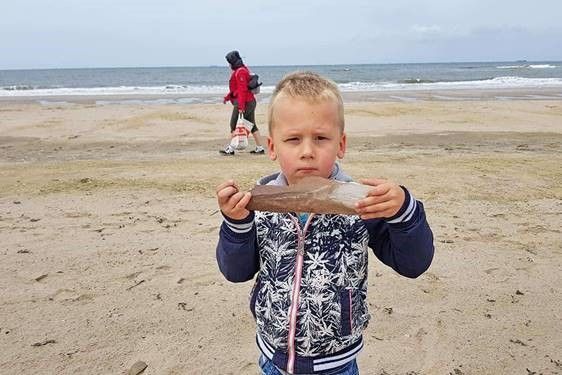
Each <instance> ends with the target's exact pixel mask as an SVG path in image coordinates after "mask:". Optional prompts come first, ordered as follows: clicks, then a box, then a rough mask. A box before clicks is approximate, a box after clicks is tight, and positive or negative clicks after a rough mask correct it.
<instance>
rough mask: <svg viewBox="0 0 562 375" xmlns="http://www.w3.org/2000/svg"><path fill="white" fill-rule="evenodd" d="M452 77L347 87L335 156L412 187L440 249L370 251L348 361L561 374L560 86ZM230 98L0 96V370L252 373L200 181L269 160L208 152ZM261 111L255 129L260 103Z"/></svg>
mask: <svg viewBox="0 0 562 375" xmlns="http://www.w3.org/2000/svg"><path fill="white" fill-rule="evenodd" d="M537 92H538V93H537ZM465 94H466V95H464V96H463V97H471V98H473V99H472V100H462V101H459V100H456V99H455V95H442V96H446V98H447V99H445V98H443V97H441V98H437V99H441V100H431V99H436V97H433V98H432V97H424V98H421V99H427V100H413V101H411V102H405V101H402V102H401V101H384V100H382V101H381V100H378V99H380V98H372V97H370V96H369V95H354V96H347V97H346V131H347V134H348V137H349V138H348V142H349V144H348V153H347V154H346V157H345V159H344V160H343V162H342V166H343V167H344V169H345V170H346V171H347V172H348V174H350V175H351V176H353V177H354V178H362V177H384V178H389V179H392V180H394V181H397V182H399V183H401V184H403V185H405V186H407V187H408V188H409V189H410V190H411V191H412V192H413V194H414V195H415V196H416V197H417V198H418V199H420V200H421V201H423V202H424V205H425V208H426V212H427V215H428V221H429V223H430V225H431V227H432V229H433V232H434V235H435V247H436V254H435V259H434V262H433V264H432V266H431V268H430V269H429V270H428V272H427V273H425V274H424V275H422V276H421V277H419V278H418V279H415V280H410V279H406V278H403V277H399V276H398V275H397V274H396V273H395V272H394V271H392V270H391V269H389V268H387V267H386V266H384V265H383V264H382V263H380V262H379V261H378V260H377V259H376V258H375V257H374V256H371V257H370V260H371V262H370V263H371V264H370V266H369V267H370V270H369V273H370V274H369V296H368V299H369V305H370V312H371V315H372V320H371V323H370V326H369V328H368V330H367V331H366V332H365V339H366V346H365V348H364V350H363V351H362V353H361V354H360V356H359V357H358V363H359V367H360V370H361V373H362V374H374V375H379V374H380V375H383V374H385V375H390V374H409V375H414V374H416V375H421V374H455V375H460V374H560V373H562V352H561V350H560V348H562V324H561V321H562V320H561V315H562V314H561V309H560V306H561V305H562V291H561V289H562V288H561V287H562V234H561V232H562V98H560V99H558V100H556V99H555V100H552V95H553V94H552V93H551V92H549V93H548V95H549V97H550V98H551V100H520V99H518V98H515V99H513V98H512V96H513V95H511V94H510V93H509V92H505V93H503V94H504V95H503V96H504V97H505V98H511V100H497V99H484V100H482V99H481V98H480V96H479V95H476V94H474V93H471V92H465ZM514 95H515V96H517V97H524V95H522V94H521V93H515V94H514ZM532 95H535V98H534V99H541V97H540V90H535V91H534V92H533V93H532ZM537 95H538V96H537ZM557 95H558V97H560V93H559V90H558V92H557ZM229 116H230V107H229V106H226V105H222V104H185V105H182V104H168V105H158V104H146V103H145V104H143V103H130V104H127V103H122V104H107V105H99V104H98V105H97V104H96V103H95V102H92V101H84V100H75V101H51V102H43V104H39V103H37V102H35V101H30V100H26V101H17V100H9V101H7V100H6V101H0V236H1V238H2V241H1V245H0V295H1V298H0V373H1V374H127V372H128V370H129V369H130V368H131V366H133V364H134V363H135V362H137V361H143V362H145V363H146V364H147V365H148V367H147V368H146V370H145V371H144V373H143V374H190V375H191V374H257V373H258V367H257V357H258V350H257V348H256V345H255V336H254V335H255V325H254V322H253V319H252V316H251V313H250V310H249V308H248V303H249V300H248V295H249V292H250V289H251V287H252V283H251V282H247V283H242V284H231V283H229V282H227V281H226V280H225V279H224V278H223V277H222V275H221V274H220V272H219V270H218V268H217V265H216V261H215V244H216V240H217V234H218V228H219V226H220V223H221V215H220V213H218V212H217V204H216V200H215V198H214V191H215V186H216V185H217V184H218V183H220V182H222V181H223V180H225V179H227V178H235V179H236V180H237V181H238V182H239V183H240V185H241V186H242V187H243V188H245V189H249V188H251V187H252V185H253V183H254V181H256V179H257V178H258V177H260V176H262V175H264V174H266V173H270V172H273V171H275V170H277V165H276V164H275V163H274V162H272V161H270V160H269V159H268V158H267V157H265V156H254V155H250V154H249V152H240V153H239V154H237V155H236V156H235V157H224V156H221V155H219V153H218V152H217V151H218V150H219V148H220V147H221V146H222V145H223V144H224V143H225V137H226V133H227V127H228V125H227V122H228V119H229ZM257 122H258V125H259V126H260V128H261V129H262V132H263V134H267V126H266V125H265V124H266V105H265V104H264V103H262V104H260V105H259V106H258V112H257Z"/></svg>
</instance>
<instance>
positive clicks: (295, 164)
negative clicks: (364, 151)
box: [267, 96, 346, 184]
mask: <svg viewBox="0 0 562 375" xmlns="http://www.w3.org/2000/svg"><path fill="white" fill-rule="evenodd" d="M272 115H273V116H274V124H273V129H272V130H271V134H270V135H269V137H268V139H267V147H268V152H269V157H270V159H271V160H278V161H279V165H280V167H281V171H282V172H283V174H284V175H285V177H286V178H287V182H288V183H289V184H294V183H296V182H298V181H299V180H300V179H301V178H303V177H305V176H321V177H326V178H328V177H330V174H331V172H332V168H333V166H334V163H335V161H336V158H340V159H341V158H343V156H344V154H345V147H346V137H345V133H343V132H342V131H341V130H340V127H339V125H338V118H339V117H338V105H337V103H336V101H335V100H323V101H320V102H318V103H309V102H307V101H305V100H302V99H300V100H299V99H295V98H291V97H288V96H280V97H278V98H277V102H276V103H275V108H274V111H273V114H272Z"/></svg>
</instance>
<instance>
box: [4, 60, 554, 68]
mask: <svg viewBox="0 0 562 375" xmlns="http://www.w3.org/2000/svg"><path fill="white" fill-rule="evenodd" d="M517 62H518V63H523V62H524V63H529V62H545V63H549V62H562V60H527V59H518V60H460V61H424V62H379V63H374V62H373V63H336V64H265V65H252V64H249V65H250V66H251V67H252V68H257V67H285V66H286V67H292V66H358V65H401V64H403V65H415V64H480V63H517ZM221 67H225V68H227V67H228V65H227V64H224V65H215V64H209V65H148V66H89V67H88V66H82V67H54V68H53V67H50V68H0V71H28V70H74V69H159V68H221Z"/></svg>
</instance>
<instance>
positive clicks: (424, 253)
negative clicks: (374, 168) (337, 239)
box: [365, 187, 434, 278]
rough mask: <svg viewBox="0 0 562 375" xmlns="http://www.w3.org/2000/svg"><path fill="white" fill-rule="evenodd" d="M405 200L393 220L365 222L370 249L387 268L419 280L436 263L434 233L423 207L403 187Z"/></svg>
mask: <svg viewBox="0 0 562 375" xmlns="http://www.w3.org/2000/svg"><path fill="white" fill-rule="evenodd" d="M402 189H404V192H405V193H406V199H405V201H404V204H403V205H402V207H401V208H400V210H399V211H398V212H397V213H396V215H394V216H393V217H391V218H388V219H385V220H381V219H370V220H365V224H366V226H367V230H368V231H369V247H371V248H372V249H373V251H374V253H375V255H376V256H377V258H379V259H380V260H381V261H382V262H383V263H384V264H386V265H388V266H390V267H392V268H393V269H394V270H395V271H396V272H398V273H399V274H400V275H402V276H406V277H410V278H416V277H418V276H420V275H421V274H422V273H424V272H425V271H426V270H427V269H428V268H429V266H430V265H431V261H432V260H433V253H434V246H433V233H432V232H431V229H430V228H429V224H428V223H427V220H426V217H425V212H424V207H423V204H422V203H421V202H419V201H417V200H416V199H415V198H414V197H413V196H412V195H411V194H410V192H409V191H408V190H406V189H405V188H404V187H402Z"/></svg>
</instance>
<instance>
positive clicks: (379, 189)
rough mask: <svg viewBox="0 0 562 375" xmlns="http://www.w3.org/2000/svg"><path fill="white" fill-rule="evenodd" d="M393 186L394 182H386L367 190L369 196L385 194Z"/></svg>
mask: <svg viewBox="0 0 562 375" xmlns="http://www.w3.org/2000/svg"><path fill="white" fill-rule="evenodd" d="M391 188H392V184H389V183H388V182H384V183H382V184H380V185H377V186H375V187H374V188H372V189H370V190H369V191H368V192H367V196H375V195H384V194H386V193H388V191H389V190H390V189H391Z"/></svg>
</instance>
